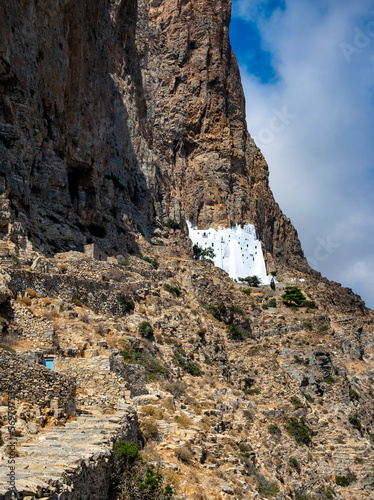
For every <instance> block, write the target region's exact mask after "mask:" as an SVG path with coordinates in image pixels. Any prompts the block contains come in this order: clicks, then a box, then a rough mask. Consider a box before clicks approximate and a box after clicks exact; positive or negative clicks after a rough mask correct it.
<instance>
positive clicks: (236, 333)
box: [227, 323, 253, 340]
mask: <svg viewBox="0 0 374 500" xmlns="http://www.w3.org/2000/svg"><path fill="white" fill-rule="evenodd" d="M227 333H228V334H229V336H230V337H231V338H232V339H234V340H245V339H248V338H253V335H252V334H251V332H249V331H248V330H245V329H244V328H243V327H241V326H240V325H234V323H231V325H227Z"/></svg>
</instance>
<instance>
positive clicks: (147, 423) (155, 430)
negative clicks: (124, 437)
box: [140, 418, 160, 441]
mask: <svg viewBox="0 0 374 500" xmlns="http://www.w3.org/2000/svg"><path fill="white" fill-rule="evenodd" d="M140 429H141V431H142V433H143V436H144V439H145V440H146V441H151V440H152V439H156V438H158V436H159V434H160V429H159V427H158V423H157V421H155V420H154V419H153V418H147V420H144V421H143V422H142V423H141V425H140Z"/></svg>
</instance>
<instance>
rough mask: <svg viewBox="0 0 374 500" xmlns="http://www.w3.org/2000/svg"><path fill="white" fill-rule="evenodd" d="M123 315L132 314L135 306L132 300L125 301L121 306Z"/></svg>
mask: <svg viewBox="0 0 374 500" xmlns="http://www.w3.org/2000/svg"><path fill="white" fill-rule="evenodd" d="M121 308H122V312H123V314H127V313H130V312H132V311H133V310H134V309H135V304H134V301H133V300H132V299H127V300H125V301H124V302H122V304H121Z"/></svg>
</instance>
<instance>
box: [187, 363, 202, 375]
mask: <svg viewBox="0 0 374 500" xmlns="http://www.w3.org/2000/svg"><path fill="white" fill-rule="evenodd" d="M185 370H186V372H187V373H189V374H190V375H193V376H194V377H201V375H202V374H203V372H202V370H201V368H200V365H199V364H198V363H195V362H194V361H188V362H187V364H186V366H185Z"/></svg>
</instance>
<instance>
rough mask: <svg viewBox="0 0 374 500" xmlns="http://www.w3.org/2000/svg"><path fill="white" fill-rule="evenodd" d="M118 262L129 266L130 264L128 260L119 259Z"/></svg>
mask: <svg viewBox="0 0 374 500" xmlns="http://www.w3.org/2000/svg"><path fill="white" fill-rule="evenodd" d="M118 264H120V265H121V266H123V267H128V266H129V265H130V264H129V263H128V262H127V261H126V260H119V261H118Z"/></svg>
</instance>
